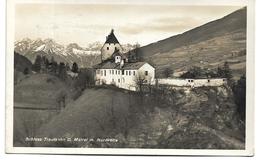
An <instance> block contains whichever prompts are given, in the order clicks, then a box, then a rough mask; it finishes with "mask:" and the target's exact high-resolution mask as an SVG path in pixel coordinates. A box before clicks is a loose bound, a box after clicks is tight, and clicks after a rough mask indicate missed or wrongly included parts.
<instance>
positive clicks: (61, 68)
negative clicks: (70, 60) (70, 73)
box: [59, 62, 67, 80]
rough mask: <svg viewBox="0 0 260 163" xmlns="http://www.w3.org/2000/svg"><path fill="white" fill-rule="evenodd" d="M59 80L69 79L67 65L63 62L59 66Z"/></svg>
mask: <svg viewBox="0 0 260 163" xmlns="http://www.w3.org/2000/svg"><path fill="white" fill-rule="evenodd" d="M59 78H60V79H62V80H66V79H67V72H66V68H65V64H64V63H63V62H60V64H59Z"/></svg>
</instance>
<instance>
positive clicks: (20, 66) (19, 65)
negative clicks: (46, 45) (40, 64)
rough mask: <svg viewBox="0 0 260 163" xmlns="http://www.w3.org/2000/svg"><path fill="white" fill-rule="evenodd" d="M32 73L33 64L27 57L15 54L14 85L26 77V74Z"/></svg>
mask: <svg viewBox="0 0 260 163" xmlns="http://www.w3.org/2000/svg"><path fill="white" fill-rule="evenodd" d="M31 71H32V62H31V61H30V60H28V59H27V58H26V57H24V56H22V55H20V54H19V53H17V52H14V84H17V83H19V82H20V81H21V80H23V79H24V78H25V77H26V73H27V74H30V73H31Z"/></svg>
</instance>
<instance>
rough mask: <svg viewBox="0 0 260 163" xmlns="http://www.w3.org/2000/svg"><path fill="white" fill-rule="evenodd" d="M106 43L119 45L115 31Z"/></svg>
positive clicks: (112, 31)
mask: <svg viewBox="0 0 260 163" xmlns="http://www.w3.org/2000/svg"><path fill="white" fill-rule="evenodd" d="M105 43H114V44H115V43H118V44H119V41H118V40H117V38H116V36H115V34H114V30H113V29H112V30H111V32H110V34H109V35H108V36H107V38H106V42H105Z"/></svg>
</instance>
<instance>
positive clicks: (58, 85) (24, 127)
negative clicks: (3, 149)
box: [14, 74, 67, 146]
mask: <svg viewBox="0 0 260 163" xmlns="http://www.w3.org/2000/svg"><path fill="white" fill-rule="evenodd" d="M62 92H63V93H64V92H67V90H66V86H65V84H64V83H63V82H62V81H60V79H58V78H57V77H55V76H51V75H48V74H34V75H27V76H25V77H24V79H22V80H21V81H20V82H19V83H18V84H17V85H15V86H14V106H32V107H35V108H23V109H17V108H15V109H14V145H15V146H24V145H29V144H28V142H25V141H24V138H25V137H26V136H34V135H35V133H36V130H37V129H38V128H39V127H40V126H41V125H42V124H44V123H46V122H47V121H49V120H50V119H51V118H52V117H53V116H55V115H56V114H57V113H58V111H55V110H52V111H48V110H38V109H37V108H46V109H47V108H55V107H57V98H58V97H59V95H60V93H62Z"/></svg>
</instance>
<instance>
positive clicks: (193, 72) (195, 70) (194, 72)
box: [180, 66, 202, 78]
mask: <svg viewBox="0 0 260 163" xmlns="http://www.w3.org/2000/svg"><path fill="white" fill-rule="evenodd" d="M201 76H202V69H201V68H200V67H196V66H194V67H192V68H190V69H189V70H188V71H187V72H185V73H184V74H182V75H181V76H180V77H181V78H200V77H201Z"/></svg>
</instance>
